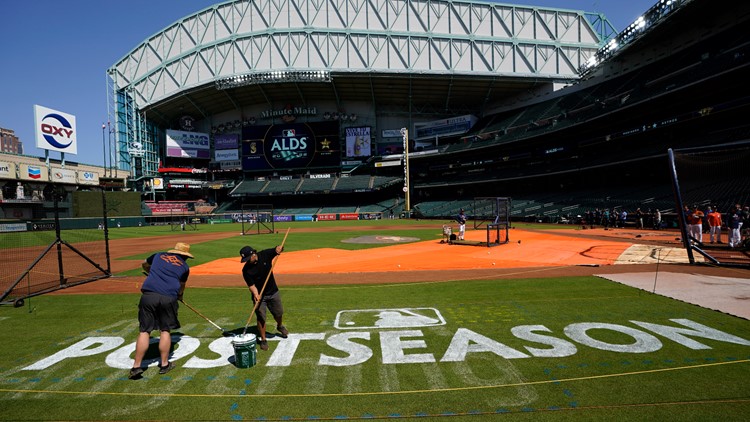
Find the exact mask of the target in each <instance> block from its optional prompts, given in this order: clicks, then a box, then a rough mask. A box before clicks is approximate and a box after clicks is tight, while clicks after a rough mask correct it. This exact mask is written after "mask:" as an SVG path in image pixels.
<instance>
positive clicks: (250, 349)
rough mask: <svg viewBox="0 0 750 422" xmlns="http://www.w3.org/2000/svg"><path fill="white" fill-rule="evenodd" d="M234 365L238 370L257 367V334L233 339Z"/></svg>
mask: <svg viewBox="0 0 750 422" xmlns="http://www.w3.org/2000/svg"><path fill="white" fill-rule="evenodd" d="M232 347H234V364H235V366H237V367H238V368H250V367H251V366H255V334H243V335H240V336H237V337H235V338H234V339H232Z"/></svg>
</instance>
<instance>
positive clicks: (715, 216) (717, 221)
mask: <svg viewBox="0 0 750 422" xmlns="http://www.w3.org/2000/svg"><path fill="white" fill-rule="evenodd" d="M706 220H708V225H709V226H721V214H719V213H718V212H716V211H712V212H710V213H708V215H706Z"/></svg>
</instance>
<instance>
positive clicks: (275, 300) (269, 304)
mask: <svg viewBox="0 0 750 422" xmlns="http://www.w3.org/2000/svg"><path fill="white" fill-rule="evenodd" d="M253 304H255V302H253ZM266 309H268V310H269V311H270V312H271V315H273V316H274V318H275V319H281V316H282V315H284V307H283V306H282V305H281V292H276V293H274V294H272V295H270V296H263V298H261V300H260V304H259V305H258V309H256V310H255V317H256V318H258V322H261V323H264V324H265V322H266Z"/></svg>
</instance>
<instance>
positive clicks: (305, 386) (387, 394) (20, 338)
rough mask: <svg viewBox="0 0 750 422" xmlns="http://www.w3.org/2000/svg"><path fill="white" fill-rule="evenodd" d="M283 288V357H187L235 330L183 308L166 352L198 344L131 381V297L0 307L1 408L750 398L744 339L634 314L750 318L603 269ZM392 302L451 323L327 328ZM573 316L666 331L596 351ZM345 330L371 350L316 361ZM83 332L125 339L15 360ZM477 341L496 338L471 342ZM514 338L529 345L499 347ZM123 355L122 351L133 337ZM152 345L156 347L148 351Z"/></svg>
mask: <svg viewBox="0 0 750 422" xmlns="http://www.w3.org/2000/svg"><path fill="white" fill-rule="evenodd" d="M384 281H387V280H384ZM282 292H283V298H284V305H285V308H286V314H285V321H286V323H287V326H288V327H289V329H290V330H291V331H292V333H293V334H296V335H305V336H306V337H315V338H318V339H314V340H313V339H307V340H301V341H300V342H299V345H298V347H297V348H296V351H295V353H294V356H293V358H292V359H291V361H290V363H289V364H288V365H285V366H268V364H269V362H270V361H271V357H272V356H277V357H278V355H280V353H281V352H280V351H279V350H278V349H279V345H280V344H281V343H278V342H277V341H276V340H272V341H270V346H271V349H270V350H269V351H267V352H262V351H258V364H257V365H256V366H254V367H252V368H236V367H234V366H233V365H231V364H229V363H228V362H223V363H222V364H221V365H220V366H217V367H213V368H188V367H185V365H186V362H188V359H190V358H191V357H200V358H203V359H209V360H213V359H217V358H218V357H219V355H218V354H217V353H216V352H215V351H214V350H212V349H209V344H210V343H211V342H214V341H217V342H222V341H224V342H227V341H229V340H230V339H227V338H222V337H221V332H219V330H217V329H216V328H215V327H213V326H211V325H210V324H209V323H208V322H206V321H205V320H203V319H201V318H200V317H198V316H197V315H196V314H194V313H192V312H190V310H189V309H187V308H186V307H182V308H181V309H180V319H181V322H182V324H183V327H182V329H181V334H182V335H184V336H185V337H183V338H182V340H181V341H180V343H179V346H178V347H177V348H176V351H177V352H179V351H180V349H181V348H182V347H185V348H188V347H189V344H188V340H187V337H188V336H189V337H193V338H194V339H195V340H193V341H196V342H199V345H198V346H197V348H196V350H195V351H194V352H193V353H190V354H189V355H188V356H186V357H183V358H180V359H176V360H175V362H176V363H177V364H178V368H177V369H175V370H174V371H172V372H170V373H169V374H168V375H166V376H160V375H158V374H157V371H156V370H155V369H154V368H150V369H149V370H147V371H146V377H145V378H144V379H142V380H138V381H130V380H127V379H126V372H127V371H126V369H119V368H113V367H111V366H110V364H108V358H107V357H108V356H110V359H111V358H112V356H114V355H112V353H113V352H114V353H115V355H117V354H118V352H117V351H118V350H120V349H121V348H123V347H127V346H128V345H130V344H131V343H132V342H133V341H134V340H135V336H136V332H137V323H136V311H137V300H138V295H136V294H129V295H127V294H120V295H98V296H97V295H64V296H41V297H36V298H32V299H31V300H30V301H28V302H30V303H28V304H27V306H26V307H24V308H18V309H13V308H10V307H3V308H0V318H2V319H1V320H0V334H2V338H4V339H7V340H6V341H4V343H3V347H2V348H0V362H2V363H0V419H3V420H7V419H14V420H60V419H64V420H73V419H75V420H87V419H96V420H130V419H135V420H144V419H148V420H256V419H259V420H290V419H291V420H308V419H315V418H321V419H369V418H370V417H383V418H388V417H390V418H395V417H403V418H405V419H411V418H414V419H419V420H436V419H437V420H443V419H450V420H452V419H453V418H447V415H465V418H461V420H466V419H468V420H472V419H482V420H488V419H493V418H495V417H497V415H498V414H501V413H509V414H511V415H512V416H513V417H515V418H518V419H522V420H523V419H531V418H533V419H536V420H538V419H542V420H557V419H572V418H575V419H586V420H602V419H613V420H614V419H616V420H634V421H635V420H719V419H723V420H741V419H743V418H744V416H745V415H746V414H747V412H748V411H749V410H750V383H748V382H747V380H748V376H750V365H749V364H748V360H749V359H750V346H748V345H743V344H732V343H729V342H726V341H719V340H711V339H705V338H700V337H696V336H690V338H692V339H693V340H695V341H698V342H699V343H700V344H702V345H704V346H707V347H706V348H703V349H697V348H690V347H686V346H685V345H682V344H679V343H677V342H675V341H673V340H670V339H669V338H667V337H665V336H663V335H660V334H655V333H654V332H652V331H649V330H648V329H645V328H641V327H639V326H638V325H636V324H635V323H633V322H631V321H642V322H647V323H652V324H660V325H666V326H673V327H681V325H680V324H678V323H676V322H672V321H670V319H687V320H690V321H693V322H696V323H699V324H702V325H705V326H708V327H711V328H713V329H716V330H719V331H721V332H724V333H728V334H731V335H734V336H738V337H741V338H743V339H750V322H748V321H747V320H743V319H740V318H735V317H731V316H728V315H725V314H722V313H719V312H714V311H710V310H707V309H703V308H700V307H697V306H692V305H688V304H685V303H682V302H679V301H675V300H671V299H667V298H664V297H661V296H656V295H652V294H648V293H645V292H642V291H639V290H636V289H633V288H629V287H626V286H623V285H620V284H617V283H613V282H609V281H606V280H602V279H598V278H594V277H580V278H564V279H536V280H510V281H509V280H502V281H501V280H482V281H470V280H466V281H454V282H446V283H427V284H424V283H419V284H385V285H375V286H325V287H283V288H282ZM185 300H186V301H187V302H188V303H190V304H191V305H192V306H194V307H196V308H197V309H199V310H200V311H201V313H203V314H204V315H206V316H207V317H209V318H211V319H212V320H213V321H214V322H216V323H217V324H219V325H220V326H222V327H223V328H225V329H227V330H235V331H242V329H243V327H244V324H245V322H246V321H247V317H248V315H249V312H250V302H249V298H248V297H247V290H246V289H244V288H236V289H235V288H222V289H199V288H194V289H188V291H187V292H186V295H185ZM393 308H434V309H436V310H437V311H439V312H440V314H441V315H442V316H443V317H444V319H445V325H434V326H427V327H416V328H367V326H368V321H370V322H371V321H372V320H373V314H372V313H363V312H359V313H348V314H352V315H354V317H353V318H351V319H347V318H345V317H342V318H341V320H340V322H341V323H343V321H348V320H351V321H356V322H355V324H356V326H359V327H362V328H356V329H353V330H347V329H345V328H341V327H346V326H345V325H343V326H340V327H339V328H337V327H336V326H334V323H335V321H336V316H337V313H338V312H339V311H347V310H371V309H393ZM420 312H425V311H420ZM348 314H345V315H348ZM253 321H254V320H253ZM581 323H606V324H616V325H617V326H622V327H627V328H628V329H631V330H638V332H641V333H645V334H646V338H656V339H657V340H658V342H659V343H661V345H660V346H659V347H656V348H652V349H653V350H649V351H647V352H643V353H634V352H624V353H623V352H616V351H609V350H602V349H601V348H596V347H592V346H589V345H584V344H581V343H580V342H577V341H574V340H573V339H572V338H571V337H569V336H568V335H567V334H566V333H565V330H566V327H575V326H577V324H581ZM520 326H536V327H535V330H534V331H533V333H536V334H540V335H545V336H547V337H548V338H550V337H551V338H555V339H559V340H562V341H564V342H565V343H566V344H568V345H572V346H574V347H575V350H574V351H568V353H562V355H565V356H559V357H543V356H535V355H533V354H532V351H531V350H530V349H537V350H538V353H543V351H545V350H547V351H549V350H550V349H551V346H550V345H549V344H544V343H546V342H539V341H530V340H527V339H523V338H522V337H519V336H516V335H514V334H513V332H512V331H511V330H512V329H513V328H514V327H520ZM683 328H684V327H683ZM351 332H356V333H359V334H358V335H357V336H356V337H355V338H353V339H351V340H350V341H351V342H352V343H356V344H358V345H359V346H358V347H356V350H365V349H367V350H370V351H371V352H372V356H371V357H369V358H368V359H365V360H364V361H363V362H360V363H355V364H349V365H345V366H330V365H321V364H319V361H320V359H321V356H328V357H332V358H340V359H344V358H347V357H350V356H351V354H352V353H351V352H345V351H342V350H339V348H336V347H334V346H332V345H331V344H329V343H328V341H329V340H331V339H337V338H338V339H339V340H340V339H341V338H342V337H341V335H342V333H351ZM399 332H401V333H399ZM461 333H464V334H465V333H470V335H472V336H474V335H476V336H481V337H470V338H473V339H474V340H478V341H479V342H480V343H476V342H475V341H474V340H464V341H458V343H459V344H465V345H467V347H468V348H469V351H468V352H466V353H465V354H464V356H463V358H461V359H459V360H458V361H450V359H447V358H446V355H447V354H448V351H449V350H460V349H461V348H460V347H459V348H453V349H452V346H451V344H452V342H453V341H457V340H456V338H457V337H458V338H459V339H460V338H463V337H461V335H460V334H461ZM588 334H589V336H590V337H591V338H594V339H596V340H598V341H600V342H604V343H608V344H612V345H620V346H623V345H632V344H633V343H635V340H634V338H633V337H632V336H630V335H628V334H624V333H622V332H619V331H614V330H607V329H601V328H594V329H591V330H589V331H588ZM397 335H400V336H401V340H400V341H401V345H402V349H401V352H400V353H402V354H403V356H405V357H404V358H402V359H401V360H408V359H407V357H410V358H412V359H414V358H415V356H417V357H421V359H422V360H425V358H424V356H429V357H431V358H429V359H426V360H434V361H431V362H417V363H389V361H390V360H392V359H394V357H393V356H396V358H395V359H396V361H398V360H399V358H398V353H396V355H393V350H394V349H393V347H389V346H387V345H384V344H385V343H388V340H387V339H388V338H390V339H391V341H393V338H395V336H397ZM89 337H114V338H122V339H123V341H124V342H123V343H122V344H121V345H119V346H118V347H115V348H114V349H113V350H108V351H104V352H101V353H96V354H92V355H91V356H84V357H74V358H68V359H64V360H62V361H60V362H58V363H55V364H54V365H51V366H49V367H48V368H45V369H41V370H23V369H22V368H24V367H27V366H29V365H32V364H34V363H36V362H38V361H40V360H42V359H44V358H47V357H49V356H52V355H54V354H55V353H57V352H59V351H61V350H64V349H66V348H68V347H70V346H72V345H75V344H76V343H78V342H80V341H82V340H83V339H86V338H89ZM383 339H386V340H383ZM279 341H280V342H284V343H285V344H286V345H287V346H288V345H290V344H292V340H291V339H286V340H279ZM332 341H333V340H332ZM384 341H385V343H384ZM352 343H349V345H350V346H352ZM397 343H398V341H397ZM334 344H335V342H334ZM479 344H482V345H484V346H481V347H484V348H488V347H490V346H491V347H490V348H492V347H494V348H495V349H494V350H495V351H494V352H493V351H481V350H476V349H477V348H480V346H479ZM183 345H184V346H183ZM488 345H489V346H488ZM91 347H95V346H91ZM352 347H353V346H352ZM472 348H474V349H472ZM350 349H351V347H350ZM384 350H386V351H388V350H390V351H391V353H390V354H388V356H390V357H384V353H383V351H384ZM510 351H515V352H516V353H522V354H523V355H524V356H526V357H518V358H510V357H508V356H505V357H504V355H505V354H506V353H510ZM119 354H120V356H121V357H122V356H125V357H127V356H129V352H128V350H127V349H126V350H125V351H124V353H122V352H119ZM155 356H156V351H155V350H152V351H151V352H150V354H149V357H155ZM128 359H129V358H128ZM340 359H339V360H337V362H340V361H341V360H340Z"/></svg>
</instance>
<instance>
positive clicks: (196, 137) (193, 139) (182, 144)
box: [167, 129, 211, 159]
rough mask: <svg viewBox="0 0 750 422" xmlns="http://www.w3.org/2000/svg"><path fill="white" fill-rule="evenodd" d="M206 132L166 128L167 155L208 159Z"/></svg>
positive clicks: (208, 144)
mask: <svg viewBox="0 0 750 422" xmlns="http://www.w3.org/2000/svg"><path fill="white" fill-rule="evenodd" d="M210 149H211V145H210V143H209V138H208V134H207V133H200V132H184V131H181V130H170V129H167V157H178V158H205V159H210V158H211V156H210Z"/></svg>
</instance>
